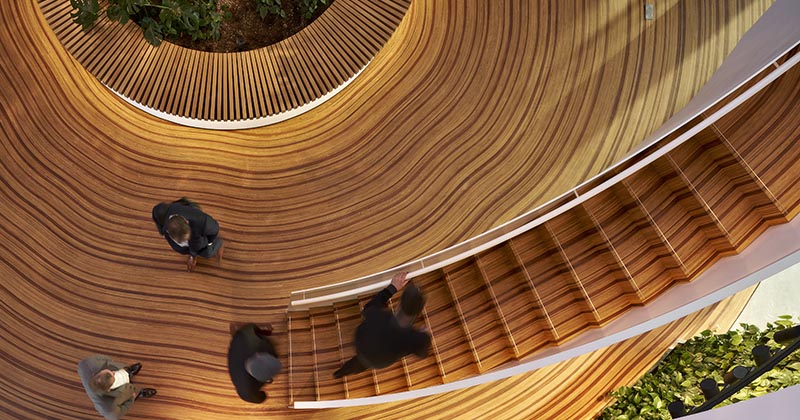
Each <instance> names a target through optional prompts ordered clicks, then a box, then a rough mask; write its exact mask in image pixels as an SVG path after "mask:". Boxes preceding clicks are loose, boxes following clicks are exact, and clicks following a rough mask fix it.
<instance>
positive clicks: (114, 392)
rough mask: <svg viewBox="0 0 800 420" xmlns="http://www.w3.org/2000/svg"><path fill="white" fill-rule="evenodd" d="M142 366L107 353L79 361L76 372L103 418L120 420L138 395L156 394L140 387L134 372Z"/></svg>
mask: <svg viewBox="0 0 800 420" xmlns="http://www.w3.org/2000/svg"><path fill="white" fill-rule="evenodd" d="M141 369H142V364H141V363H134V364H132V365H130V366H125V365H123V364H121V363H117V362H114V361H113V360H111V358H110V357H107V356H100V355H94V356H89V357H87V358H85V359H83V360H81V361H80V363H78V375H79V376H80V377H81V383H83V388H84V389H85V390H86V394H87V395H89V398H90V399H91V400H92V403H94V408H95V409H96V410H97V412H98V413H100V415H102V416H103V417H104V418H106V420H119V419H120V418H122V416H124V415H125V414H126V413H127V412H128V410H130V409H131V407H132V406H133V402H134V401H136V400H137V399H139V398H150V397H152V396H154V395H156V390H155V389H153V388H139V387H138V386H137V385H134V384H133V383H132V380H133V376H134V375H136V374H137V373H139V371H140V370H141Z"/></svg>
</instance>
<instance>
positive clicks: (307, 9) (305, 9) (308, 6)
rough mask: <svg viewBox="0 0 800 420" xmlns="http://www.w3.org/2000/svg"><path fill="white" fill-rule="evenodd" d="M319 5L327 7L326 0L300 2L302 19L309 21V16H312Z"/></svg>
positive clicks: (301, 0) (302, 0)
mask: <svg viewBox="0 0 800 420" xmlns="http://www.w3.org/2000/svg"><path fill="white" fill-rule="evenodd" d="M321 4H322V5H327V4H328V0H300V4H299V7H300V13H302V14H303V17H304V18H306V19H311V16H313V15H314V12H316V11H317V8H318V7H319V6H320V5H321Z"/></svg>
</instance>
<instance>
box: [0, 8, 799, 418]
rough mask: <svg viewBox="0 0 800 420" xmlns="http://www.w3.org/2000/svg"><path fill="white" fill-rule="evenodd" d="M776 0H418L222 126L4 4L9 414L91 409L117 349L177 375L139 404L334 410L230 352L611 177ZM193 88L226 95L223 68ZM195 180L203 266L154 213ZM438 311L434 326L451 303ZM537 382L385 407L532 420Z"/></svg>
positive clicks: (2, 175) (32, 11) (79, 414)
mask: <svg viewBox="0 0 800 420" xmlns="http://www.w3.org/2000/svg"><path fill="white" fill-rule="evenodd" d="M769 3H770V2H769V1H752V2H747V1H744V2H742V1H720V2H714V3H713V4H709V3H707V2H690V3H682V2H677V1H673V2H663V3H661V2H660V3H659V6H658V13H659V15H658V19H657V20H656V21H654V22H645V21H643V20H642V19H641V7H640V4H639V3H638V2H630V3H622V2H617V1H608V2H599V3H596V2H588V3H584V2H577V1H576V2H564V1H556V0H553V1H551V2H535V3H529V2H526V1H505V2H494V3H492V4H491V5H489V4H486V3H485V2H481V1H477V0H475V1H473V0H469V1H466V2H465V1H444V0H421V1H415V2H413V3H412V4H411V5H410V7H409V11H408V14H407V15H406V18H405V19H404V20H403V21H402V22H401V24H400V26H399V27H398V29H397V31H396V33H395V34H394V35H393V36H392V37H391V38H390V39H389V41H388V42H387V44H386V46H385V47H384V48H383V49H382V50H381V51H380V52H379V53H378V54H377V55H376V56H375V58H374V60H373V62H372V63H371V65H370V66H369V67H367V69H366V70H365V72H364V73H363V74H362V75H361V76H360V77H359V78H358V79H356V80H355V81H354V82H353V83H352V84H351V85H349V86H348V87H347V88H346V89H345V90H344V91H343V92H341V93H340V94H339V95H337V96H336V97H334V98H333V99H331V100H330V101H329V102H327V103H325V104H323V105H322V106H320V107H319V108H316V109H315V110H313V111H311V112H309V113H307V114H304V115H302V116H300V117H297V118H295V119H293V120H290V121H287V122H284V123H281V124H279V125H276V126H272V127H265V128H261V129H255V130H248V131H237V132H226V133H219V132H208V131H203V130H197V129H191V128H186V127H179V126H175V125H173V124H169V123H165V122H163V121H160V120H157V119H155V118H153V117H150V116H148V115H144V114H142V113H140V112H139V111H137V110H135V109H133V108H131V107H130V106H128V105H127V104H126V103H124V102H122V101H120V100H119V99H118V98H117V97H116V96H115V95H113V94H111V93H110V92H108V91H107V90H106V88H105V87H103V86H102V85H101V84H100V83H99V82H98V81H97V79H96V78H95V77H94V76H93V75H91V74H89V73H88V72H86V71H85V70H84V69H83V67H82V65H81V64H80V63H78V62H77V61H76V60H75V59H74V58H73V57H72V56H71V55H70V54H69V53H68V52H67V51H66V50H65V49H64V48H63V47H62V44H61V42H60V41H59V40H58V38H57V37H56V36H55V34H54V32H53V31H52V30H51V29H50V27H49V26H48V24H47V22H46V19H45V16H44V15H43V13H42V11H41V10H40V9H39V7H38V5H37V2H35V1H33V0H20V1H12V2H0V45H1V47H0V78H2V80H0V136H2V137H1V138H0V148H1V149H0V181H1V182H0V226H2V229H0V241H2V243H3V244H4V250H3V252H2V253H0V278H2V283H0V293H1V294H2V295H1V296H0V305H2V308H3V309H2V314H3V316H2V317H0V325H2V337H3V338H2V345H1V346H0V350H1V351H2V359H0V372H2V374H0V380H1V382H0V407H2V408H0V409H2V410H4V411H3V412H2V415H3V416H6V417H9V418H15V419H16V418H21V419H24V418H35V419H40V418H57V419H78V418H81V419H83V418H90V417H91V416H92V415H93V414H92V413H93V411H92V408H91V406H90V404H89V402H88V400H87V399H86V397H85V396H84V395H83V391H82V389H81V386H80V383H79V382H78V379H77V375H76V373H75V365H76V363H77V361H78V360H80V359H81V358H83V357H85V356H86V355H87V354H91V353H95V352H100V353H106V354H110V355H112V356H114V357H116V358H118V359H120V360H123V361H134V360H141V361H142V362H144V364H145V368H144V370H143V372H142V374H141V376H140V378H141V379H140V380H141V382H142V384H145V385H152V386H156V387H158V388H159V398H158V399H157V400H154V401H148V402H147V404H143V403H137V406H136V407H135V408H134V410H133V412H132V413H131V418H137V417H138V418H159V419H163V418H168V419H179V418H180V419H185V418H191V419H225V418H255V417H258V416H263V415H264V414H271V415H272V416H278V417H280V416H286V417H292V416H296V417H302V416H313V414H308V413H296V412H294V411H290V410H287V409H286V406H287V404H288V402H289V400H290V396H289V393H290V391H289V389H290V388H289V386H288V380H287V375H282V376H280V377H279V378H278V379H277V380H276V382H275V384H273V385H272V387H271V388H270V396H271V398H270V400H269V401H268V402H267V403H266V404H265V405H264V406H247V405H245V404H244V403H242V402H240V401H239V400H238V399H237V398H236V396H235V394H234V393H233V390H232V388H231V386H230V384H229V380H228V378H227V372H226V369H225V358H224V353H225V349H226V348H227V342H228V324H229V323H230V322H232V321H254V320H255V321H260V320H263V321H270V322H272V323H273V324H274V325H275V329H276V333H275V338H276V340H277V343H278V346H277V347H278V351H279V352H280V354H281V356H282V360H283V361H284V366H288V359H287V357H286V355H287V354H288V339H287V335H288V332H289V328H290V326H289V324H288V323H287V322H286V318H285V317H286V315H285V309H286V304H287V300H288V293H289V291H290V290H297V289H301V288H307V287H314V286H319V285H323V284H330V283H334V282H339V281H342V280H346V279H349V278H355V277H359V276H362V275H365V274H369V273H372V272H375V271H378V270H382V269H385V268H388V267H391V266H393V265H396V264H399V263H402V262H404V261H408V260H410V259H412V258H415V257H418V256H421V255H425V254H429V253H431V252H433V251H436V250H439V249H442V248H443V247H446V246H448V245H452V244H454V243H457V242H459V241H461V240H464V239H466V238H469V237H471V236H474V235H476V234H478V233H480V232H483V231H485V230H487V229H488V228H490V227H492V226H495V225H497V224H499V223H502V222H504V221H506V220H509V219H510V218H512V217H514V216H516V215H518V214H520V213H521V212H523V211H525V210H528V209H530V208H533V207H535V206H536V205H537V204H540V203H542V202H545V201H546V200H548V199H550V198H552V197H554V196H557V195H559V194H560V193H562V192H563V191H566V190H567V189H569V188H571V187H573V186H574V185H576V184H578V183H579V182H580V181H582V180H585V179H586V178H588V177H590V176H591V175H594V174H596V173H597V172H599V171H600V170H602V168H604V167H607V166H608V165H609V164H611V163H613V162H615V161H616V160H618V159H619V158H620V157H621V156H623V155H625V153H626V152H627V151H628V150H630V149H631V148H632V147H633V146H634V145H635V144H637V143H638V142H639V141H640V140H641V139H642V138H644V136H645V135H646V134H647V133H649V132H650V131H652V130H653V129H654V128H655V127H657V126H658V125H660V124H661V123H662V122H663V121H664V120H666V119H667V118H668V117H669V116H670V115H671V114H672V113H674V112H675V111H676V110H677V109H679V108H680V107H682V106H683V104H685V103H686V102H687V101H688V99H689V98H690V97H691V96H692V94H693V93H694V92H696V91H697V89H698V88H699V87H700V86H701V85H702V84H703V83H704V82H705V80H707V79H708V77H709V76H710V75H711V74H712V72H713V70H714V69H715V68H716V67H717V66H718V65H719V64H720V63H721V61H722V59H723V58H724V56H725V54H727V52H728V51H730V50H731V49H732V48H733V46H734V45H735V43H736V41H737V40H738V38H739V37H740V36H741V35H742V34H743V33H744V31H745V30H746V29H747V28H748V27H749V26H750V25H752V23H753V22H755V20H756V19H757V18H758V17H759V16H760V14H761V13H763V11H764V10H765V9H766V8H767V7H768V5H769ZM206 61H208V60H206ZM190 62H191V60H190ZM203 65H204V66H205V65H208V64H207V63H206V64H203ZM212 65H213V63H212ZM131 71H133V70H131ZM129 80H131V79H129ZM139 82H141V80H138V81H136V83H139ZM134 85H135V83H134V82H131V83H130V87H129V88H131V89H135V86H134ZM183 89H189V90H193V91H197V92H199V93H198V94H200V95H204V96H208V97H209V98H210V97H212V96H213V97H214V100H215V101H216V100H222V98H220V97H218V96H217V94H216V92H211V91H210V90H209V89H208V87H207V86H205V85H203V84H194V85H193V84H189V86H188V87H186V86H184V87H183ZM181 101H183V100H182V99H181V100H178V101H177V102H178V103H179V106H183V107H184V108H186V107H187V105H186V104H187V102H183V103H182V102H181ZM181 103H182V105H181ZM189 108H191V106H189ZM755 147H756V148H757V146H755ZM786 191H787V194H791V191H790V190H789V189H787V190H786ZM181 195H188V196H190V197H192V198H194V199H196V200H197V201H199V202H200V203H202V204H203V205H204V208H205V209H206V210H207V211H208V212H209V213H211V214H213V215H214V216H215V217H216V218H217V219H218V220H219V221H220V223H221V225H222V233H223V235H224V236H225V238H226V239H227V240H228V242H227V243H228V245H227V249H226V253H225V259H224V261H223V262H222V264H221V266H217V265H216V263H215V262H205V261H203V262H201V263H200V265H199V266H198V269H197V272H196V273H193V274H188V273H185V272H183V271H182V267H183V264H182V260H181V259H180V258H179V256H178V255H177V254H174V253H172V252H170V251H169V249H168V247H167V246H166V244H165V243H164V241H163V239H161V238H158V237H157V235H156V233H155V229H154V227H153V225H152V221H151V220H150V213H149V212H150V209H151V207H152V206H153V205H154V204H155V203H156V202H158V201H162V200H170V199H174V198H176V197H178V196H181ZM531 252H532V251H531ZM441 291H442V292H443V293H444V292H447V290H446V289H441ZM545 292H547V290H544V291H541V292H540V293H541V294H542V295H543V296H542V300H545V299H546V297H547V298H553V299H555V298H556V295H555V294H553V295H547V296H545V295H544V294H545ZM566 302H569V300H566ZM567 306H568V305H567ZM590 314H591V313H590ZM346 315H347V314H345V316H346ZM426 319H427V320H428V321H429V322H431V326H432V328H433V329H434V332H435V331H436V328H437V327H439V326H438V325H437V324H436V320H437V319H438V318H437V315H436V314H433V313H431V314H428V317H427V318H426ZM323 321H324V320H323ZM305 322H306V323H305V324H303V325H299V326H298V328H299V327H311V326H312V324H311V322H312V321H311V320H310V319H308V320H306V321H305ZM324 322H327V321H324ZM317 325H320V324H317ZM291 328H295V325H294V324H293V325H292V326H291ZM648 342H656V341H654V340H649V341H648ZM442 345H443V346H444V345H450V346H452V349H453V350H452V352H453V353H454V354H458V353H459V352H461V349H462V347H463V346H467V344H466V343H458V342H454V343H450V342H447V341H444V342H443V343H442ZM659 347H660V346H659ZM466 351H467V352H469V348H468V347H466ZM631 353H632V352H630V351H628V352H626V353H625V354H631ZM655 353H658V352H657V351H656V352H655ZM653 354H654V353H653V352H650V351H644V352H643V355H644V356H646V357H655V356H654V355H653ZM308 356H309V357H312V355H311V353H309V354H308ZM598 362H600V360H598ZM438 363H440V366H442V367H444V368H448V369H451V370H448V372H449V373H452V374H453V375H454V376H458V375H459V372H460V371H459V368H458V367H457V366H455V365H453V364H452V363H451V361H449V360H441V361H439V362H438ZM600 363H607V364H608V365H615V364H616V359H615V357H614V356H609V359H607V361H606V362H600ZM583 366H586V367H587V369H590V368H596V366H598V365H597V363H595V362H586V363H585V364H583ZM425 369H430V366H420V367H417V368H416V369H412V372H420V371H424V370H425ZM453 372H454V373H453ZM572 372H574V370H573V369H572V368H564V370H562V371H560V375H561V376H559V377H558V380H557V381H554V383H562V382H564V381H562V379H563V378H565V377H569V376H570V374H571V373H572ZM468 373H471V372H468ZM618 373H619V374H620V375H622V374H623V372H618ZM416 377H417V376H414V374H413V373H412V378H416ZM462 377H463V376H462ZM366 380H374V379H370V378H369V377H367V378H365V383H366ZM608 384H609V385H610V382H609V383H608ZM357 385H358V384H357ZM524 385H528V384H521V383H520V382H518V381H517V380H508V381H504V382H500V383H498V384H496V385H491V386H487V387H481V388H479V390H480V391H481V392H483V393H484V396H485V397H488V396H490V395H491V396H493V397H494V398H493V399H489V398H483V397H481V398H471V399H468V400H467V401H473V402H474V403H472V404H466V403H465V402H464V400H459V399H454V396H453V395H448V396H443V397H431V398H429V399H426V400H425V401H426V402H425V404H424V405H420V404H419V402H409V403H403V404H392V405H391V410H390V411H387V413H385V414H374V415H375V416H377V415H382V416H384V417H403V416H404V414H407V413H408V411H407V410H412V409H417V408H412V407H419V408H418V410H419V411H418V412H419V413H420V415H427V414H428V413H431V412H438V413H439V415H441V416H443V417H444V418H452V417H453V416H456V415H458V414H459V413H461V411H459V410H461V409H462V408H463V409H467V408H471V409H473V410H479V409H480V410H483V411H474V412H475V413H484V412H487V413H488V412H490V411H491V410H493V409H495V408H496V409H500V410H503V413H505V414H507V416H508V417H513V416H515V415H516V416H518V417H526V416H527V414H528V413H529V411H528V410H529V409H530V407H531V406H530V404H528V403H523V402H522V401H523V400H531V399H534V400H536V401H542V402H543V401H545V397H542V396H541V394H544V392H542V390H540V389H538V388H536V389H534V388H532V387H527V388H526V387H525V386H524ZM587 385H588V384H587ZM519 388H523V389H524V390H523V389H519ZM360 389H364V388H363V387H361V386H360V385H358V386H353V387H352V388H351V389H350V392H351V394H352V393H353V392H360V391H358V390H360ZM373 389H374V387H373ZM487 389H491V391H489V392H488V393H487V391H486V390H487ZM354 390H355V391H354ZM595 391H596V389H595V388H591V389H587V392H586V393H584V394H586V395H589V394H592V395H591V399H594V398H596V396H597V393H596V392H595ZM373 392H374V391H373ZM472 392H477V391H473V390H468V391H464V392H463V393H457V394H456V395H464V396H465V397H467V396H473V397H474V395H475V394H472ZM582 395H583V394H582ZM500 396H503V397H504V398H505V397H507V399H505V400H503V401H504V403H503V404H497V402H498V401H499V399H498V398H500ZM445 397H446V398H445ZM563 400H564V399H563V398H562V399H561V401H563ZM457 402H458V403H460V405H459V406H458V407H459V408H456V406H454V405H453V404H454V403H457ZM574 405H575V406H576V407H577V406H583V404H577V403H576V404H574ZM481 407H482V408H481ZM552 407H559V405H558V404H556V403H553V405H551V406H548V408H552ZM560 407H563V405H562V406H560ZM372 410H373V409H372V408H364V409H358V410H352V411H348V410H340V411H330V412H326V413H322V414H318V415H327V414H328V413H330V414H331V415H332V416H338V417H342V418H347V417H358V416H362V417H366V416H368V415H369V414H368V413H370V412H371V411H372ZM374 410H375V413H378V412H379V411H380V410H381V409H380V408H375V409H374ZM450 413H453V414H450ZM545 413H546V412H545ZM553 413H557V411H552V412H550V414H551V415H550V417H553V416H552V414H553ZM546 417H547V416H545V417H543V418H546Z"/></svg>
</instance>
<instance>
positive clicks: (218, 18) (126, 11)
mask: <svg viewBox="0 0 800 420" xmlns="http://www.w3.org/2000/svg"><path fill="white" fill-rule="evenodd" d="M70 4H71V5H72V8H73V12H72V13H71V15H70V16H71V17H72V19H73V21H74V22H75V23H76V24H79V25H81V26H82V27H83V30H84V31H87V30H89V29H90V28H91V27H92V26H94V24H95V22H96V21H97V18H98V16H99V13H100V6H99V4H98V1H97V0H70ZM105 12H106V15H107V16H108V18H109V20H112V21H117V22H119V23H120V24H125V23H127V22H128V21H129V20H134V21H135V22H136V23H138V24H139V26H141V27H142V31H143V32H144V37H145V39H146V40H147V41H148V42H149V43H150V44H152V45H155V46H158V45H160V44H161V41H162V40H163V39H164V37H173V38H177V37H179V36H182V35H184V34H185V35H189V36H191V37H192V39H193V40H198V39H219V35H220V34H219V28H220V25H222V21H223V19H224V18H226V17H227V16H229V13H228V12H227V11H225V10H223V11H218V10H217V0H108V6H107V7H106V9H105Z"/></svg>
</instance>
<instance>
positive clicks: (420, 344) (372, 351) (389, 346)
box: [333, 272, 431, 378]
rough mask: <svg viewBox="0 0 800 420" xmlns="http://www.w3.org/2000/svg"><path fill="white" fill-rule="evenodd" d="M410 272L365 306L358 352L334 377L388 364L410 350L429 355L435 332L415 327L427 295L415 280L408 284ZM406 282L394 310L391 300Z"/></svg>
mask: <svg viewBox="0 0 800 420" xmlns="http://www.w3.org/2000/svg"><path fill="white" fill-rule="evenodd" d="M407 276H408V273H404V272H403V273H397V274H395V275H394V277H393V278H392V282H391V283H390V284H389V285H388V286H386V288H384V289H383V290H381V291H380V292H379V293H378V294H377V295H376V296H375V297H374V298H372V300H370V301H369V303H367V305H366V306H364V310H363V311H361V317H362V322H361V324H360V325H359V326H358V328H357V329H356V339H355V344H356V355H355V356H353V358H351V359H350V360H348V361H347V362H345V363H344V365H342V367H341V368H340V369H339V370H337V371H336V372H334V374H333V377H334V378H341V377H343V376H346V375H352V374H355V373H359V372H363V371H365V370H367V369H380V368H385V367H388V366H390V365H391V364H393V363H394V362H396V361H398V360H400V359H401V358H403V357H405V356H407V355H409V354H414V355H416V356H417V357H420V358H424V357H427V356H428V348H429V347H430V343H431V336H430V335H429V334H428V333H426V332H424V331H420V330H417V329H415V328H414V320H416V318H417V316H418V315H419V314H420V313H422V309H423V308H424V307H425V298H424V296H423V295H422V292H421V291H420V289H419V288H418V287H417V286H416V285H414V284H413V283H411V284H408V286H406V284H407V283H408V280H407V279H406V277H407ZM404 286H405V290H404V291H403V295H402V297H401V298H400V307H399V308H398V310H397V313H394V314H393V313H392V312H391V311H390V310H389V308H388V307H387V303H388V302H389V298H391V297H392V295H394V294H395V293H396V292H397V291H398V290H400V289H403V287H404Z"/></svg>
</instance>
